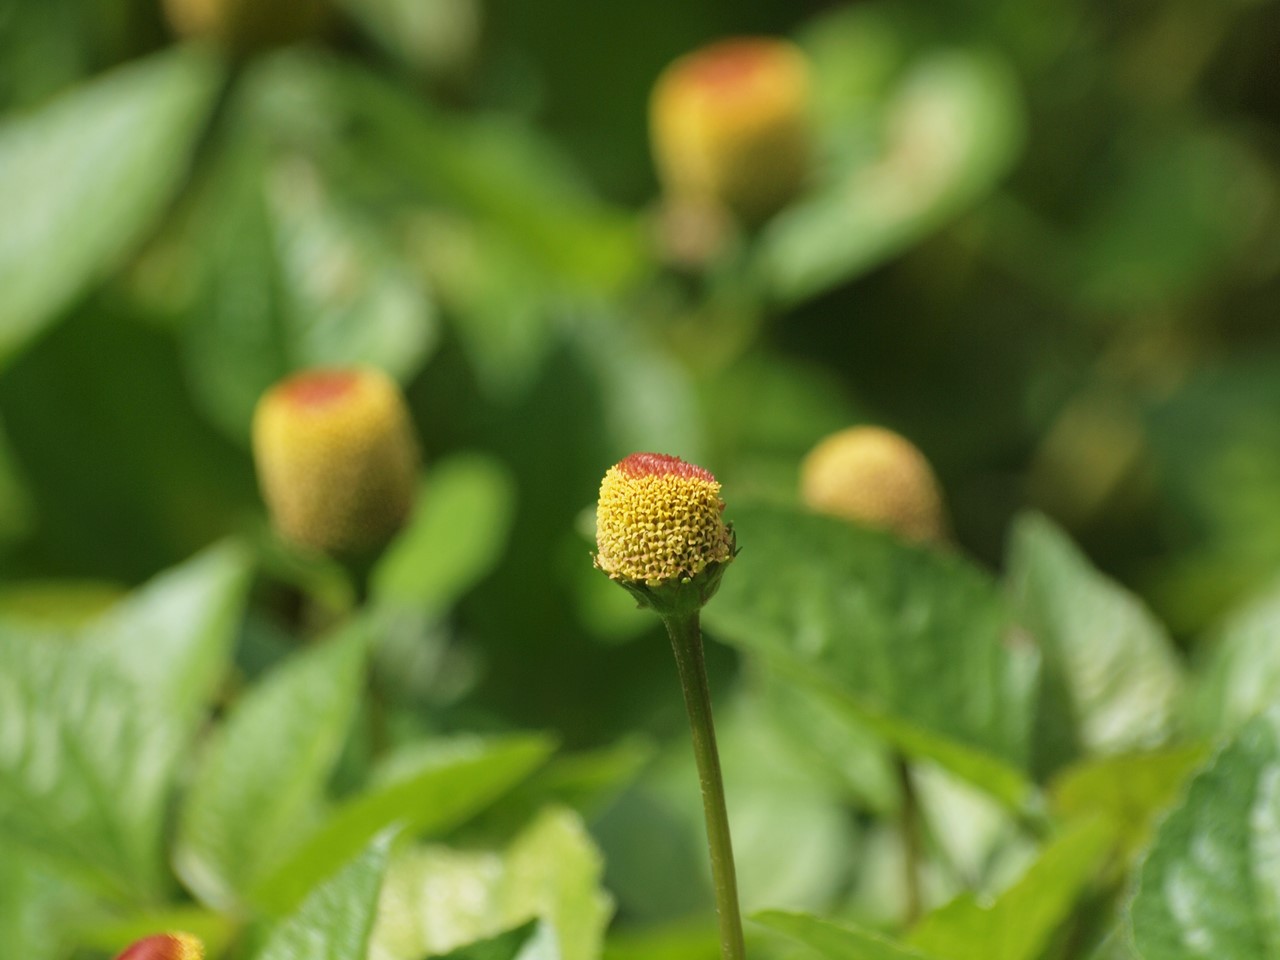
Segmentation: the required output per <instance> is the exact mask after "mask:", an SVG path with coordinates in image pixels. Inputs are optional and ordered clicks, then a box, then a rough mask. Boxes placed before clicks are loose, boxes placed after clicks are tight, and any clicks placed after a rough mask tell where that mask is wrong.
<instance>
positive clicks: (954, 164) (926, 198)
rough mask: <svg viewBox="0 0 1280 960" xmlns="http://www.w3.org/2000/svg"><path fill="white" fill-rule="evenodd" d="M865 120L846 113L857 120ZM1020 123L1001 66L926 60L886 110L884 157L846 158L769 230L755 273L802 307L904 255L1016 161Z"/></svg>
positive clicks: (958, 56)
mask: <svg viewBox="0 0 1280 960" xmlns="http://www.w3.org/2000/svg"><path fill="white" fill-rule="evenodd" d="M865 111H866V107H865V104H863V103H861V102H858V100H857V98H855V99H854V100H853V101H852V102H851V103H850V109H849V114H850V115H851V116H856V115H858V114H861V113H865ZM1021 123H1022V120H1021V106H1020V104H1019V102H1018V96H1017V92H1016V85H1015V80H1014V78H1013V76H1012V73H1011V71H1010V70H1009V67H1008V65H1007V64H1005V63H1004V62H1003V61H1001V60H1000V59H999V58H997V57H995V56H992V55H990V54H987V53H980V52H977V51H972V50H950V51H942V52H936V53H932V54H929V55H927V56H924V57H921V58H920V60H919V62H918V63H916V64H915V65H913V66H912V67H911V69H910V70H909V71H908V72H907V74H906V76H905V78H904V80H903V81H902V84H901V86H900V88H899V89H898V90H897V91H896V93H895V94H894V95H893V97H892V99H891V100H890V102H889V104H888V106H887V107H886V110H885V115H884V117H883V118H882V119H881V126H882V127H883V129H884V134H883V140H884V146H883V148H882V150H881V152H880V153H879V154H878V155H874V156H867V155H866V154H865V153H858V154H856V155H855V156H853V157H851V158H844V159H843V160H842V161H841V165H840V168H839V170H838V173H837V174H836V175H835V176H832V177H831V178H830V180H831V182H829V183H828V184H827V185H825V186H823V187H819V188H818V189H816V190H814V191H813V193H812V194H811V195H809V196H807V197H805V198H802V199H801V200H800V201H799V202H798V203H796V204H794V205H792V206H791V207H789V208H787V209H786V210H784V211H783V212H782V213H781V214H779V215H778V216H777V217H776V218H775V219H774V220H773V221H772V222H771V223H770V224H769V225H768V226H766V228H765V230H764V232H763V233H762V235H761V238H760V242H759V246H758V249H757V251H756V258H757V264H756V269H757V270H758V271H759V273H760V274H761V275H762V276H763V277H764V279H765V282H766V283H767V284H768V286H769V287H770V288H771V290H772V291H773V293H774V295H775V296H777V297H778V298H779V299H782V300H784V301H788V302H796V301H799V300H803V299H805V298H807V297H811V296H814V295H815V294H818V293H821V292H822V291H823V290H826V289H828V288H830V287H832V286H834V285H836V284H837V283H840V282H843V281H846V280H849V279H852V278H853V277H855V276H857V275H858V274H859V273H862V272H863V271H865V270H867V269H869V268H871V267H873V266H875V265H876V264H877V263H880V262H881V261H883V260H885V259H887V258H888V257H891V256H894V255H896V254H898V253H900V252H902V251H903V250H905V249H907V248H908V247H910V246H911V245H912V244H913V243H916V242H917V241H919V240H920V239H921V238H923V237H925V236H927V235H928V234H929V233H930V232H932V231H934V230H937V229H938V228H939V227H941V226H943V225H944V224H946V223H947V221H949V220H950V219H952V218H954V217H955V216H956V215H957V214H959V213H960V212H961V211H963V210H964V209H965V208H966V207H968V206H970V205H972V204H973V203H974V202H976V201H977V200H978V199H980V198H981V197H982V196H983V195H984V194H986V193H987V192H988V191H990V190H991V189H992V188H993V187H994V186H995V184H996V183H997V182H998V181H999V179H1000V178H1001V177H1002V176H1004V174H1005V173H1006V171H1008V169H1009V167H1010V166H1011V165H1012V163H1013V160H1014V158H1015V157H1016V156H1017V153H1018V150H1019V146H1020V141H1021Z"/></svg>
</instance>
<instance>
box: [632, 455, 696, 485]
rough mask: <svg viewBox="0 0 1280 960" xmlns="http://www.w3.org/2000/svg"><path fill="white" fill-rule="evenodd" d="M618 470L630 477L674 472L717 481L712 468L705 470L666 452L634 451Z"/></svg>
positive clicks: (662, 474) (679, 474) (657, 475)
mask: <svg viewBox="0 0 1280 960" xmlns="http://www.w3.org/2000/svg"><path fill="white" fill-rule="evenodd" d="M618 470H619V471H621V472H622V473H623V474H625V475H626V476H628V477H661V476H666V475H668V474H674V475H675V476H677V477H685V478H687V479H690V480H705V481H707V482H708V483H715V482H716V478H715V477H714V476H712V475H711V471H710V470H704V469H703V468H702V467H699V466H697V465H696V464H692V463H686V462H685V461H683V460H681V459H680V458H679V457H673V456H670V455H669V454H666V453H633V454H631V456H629V457H627V458H626V459H625V460H623V461H622V462H620V463H619V464H618Z"/></svg>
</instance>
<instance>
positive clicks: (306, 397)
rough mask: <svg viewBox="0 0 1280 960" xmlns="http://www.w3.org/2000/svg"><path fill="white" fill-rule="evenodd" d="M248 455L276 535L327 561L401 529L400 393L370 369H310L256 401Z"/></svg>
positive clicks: (404, 497)
mask: <svg viewBox="0 0 1280 960" xmlns="http://www.w3.org/2000/svg"><path fill="white" fill-rule="evenodd" d="M253 451H254V459H255V460H256V461H257V466H258V479H259V483H260V485H261V487H262V494H263V498H264V499H265V500H266V502H267V507H268V509H269V510H270V513H271V519H272V523H273V524H274V525H275V527H276V529H277V530H278V531H279V533H280V535H281V536H282V537H283V538H284V539H286V540H288V541H290V542H292V543H295V544H297V545H299V546H303V547H307V548H311V549H315V550H320V551H323V552H326V553H344V552H348V551H358V550H363V549H369V548H372V547H375V546H378V545H380V544H381V543H383V542H385V541H386V539H387V538H388V537H390V536H391V534H393V533H394V532H395V531H396V530H397V529H399V528H400V526H401V525H402V524H403V523H404V520H405V518H406V517H407V516H408V514H409V510H410V508H411V507H412V504H413V492H414V486H415V482H416V475H417V467H418V450H417V444H416V441H415V440H414V436H413V428H412V424H411V423H410V420H409V414H408V411H407V410H406V409H405V405H404V400H403V398H402V396H401V394H400V388H399V387H398V386H397V385H396V384H395V383H394V382H393V381H392V380H391V379H390V378H389V377H387V376H386V375H385V374H383V373H381V372H379V371H376V370H372V369H358V370H311V371H306V372H304V373H300V374H297V375H296V376H293V377H290V378H289V379H287V380H283V381H281V382H280V383H278V384H276V386H274V387H272V388H271V390H269V391H268V392H267V393H266V394H264V395H263V397H262V399H261V400H260V401H259V402H258V408H257V411H256V412H255V414H254V422H253Z"/></svg>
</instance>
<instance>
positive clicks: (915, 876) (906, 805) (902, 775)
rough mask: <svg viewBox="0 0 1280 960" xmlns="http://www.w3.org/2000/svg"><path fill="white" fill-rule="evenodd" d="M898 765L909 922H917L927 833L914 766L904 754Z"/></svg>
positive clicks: (895, 764) (904, 873)
mask: <svg viewBox="0 0 1280 960" xmlns="http://www.w3.org/2000/svg"><path fill="white" fill-rule="evenodd" d="M894 767H895V768H896V772H897V774H898V788H899V790H900V791H901V794H902V808H901V816H902V866H903V877H904V881H905V886H906V893H907V902H906V910H905V911H904V912H905V914H906V925H907V926H908V927H910V926H912V925H913V924H915V922H916V921H917V920H919V919H920V914H921V910H922V907H923V897H922V895H921V890H920V861H921V859H922V857H923V854H924V843H923V837H922V836H921V830H920V826H921V824H920V800H919V797H917V796H916V785H915V783H914V782H912V780H911V767H910V765H909V764H908V763H907V758H906V757H904V756H903V755H902V754H898V755H897V756H896V757H894Z"/></svg>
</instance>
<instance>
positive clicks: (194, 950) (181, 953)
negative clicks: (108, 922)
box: [116, 933, 204, 960]
mask: <svg viewBox="0 0 1280 960" xmlns="http://www.w3.org/2000/svg"><path fill="white" fill-rule="evenodd" d="M116 960H204V944H202V943H201V942H200V941H199V940H197V939H196V938H195V937H193V936H192V935H191V934H189V933H159V934H156V935H155V936H151V937H144V938H143V939H141V940H138V941H137V942H135V943H132V944H130V945H129V946H128V947H126V948H125V950H124V953H122V954H120V955H119V956H118V957H116Z"/></svg>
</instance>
